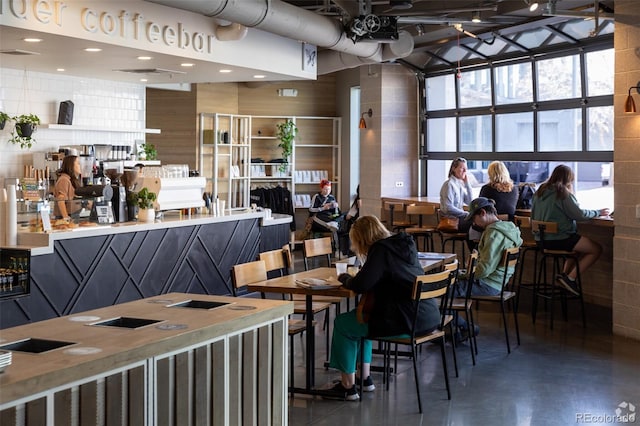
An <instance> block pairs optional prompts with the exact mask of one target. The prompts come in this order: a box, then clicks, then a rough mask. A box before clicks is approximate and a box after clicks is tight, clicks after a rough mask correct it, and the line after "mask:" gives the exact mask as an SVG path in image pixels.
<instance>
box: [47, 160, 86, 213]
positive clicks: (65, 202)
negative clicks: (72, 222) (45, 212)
mask: <svg viewBox="0 0 640 426" xmlns="http://www.w3.org/2000/svg"><path fill="white" fill-rule="evenodd" d="M79 176H80V159H79V158H78V156H77V155H67V156H66V157H64V159H63V160H62V167H60V170H58V179H57V180H56V185H55V187H54V190H53V195H54V197H55V199H56V200H58V201H57V202H56V203H55V206H54V214H55V216H56V218H62V219H67V220H68V219H71V215H72V214H76V213H77V210H78V209H77V205H74V203H73V201H71V200H73V199H74V197H75V196H76V188H78V187H79V186H80V178H79Z"/></svg>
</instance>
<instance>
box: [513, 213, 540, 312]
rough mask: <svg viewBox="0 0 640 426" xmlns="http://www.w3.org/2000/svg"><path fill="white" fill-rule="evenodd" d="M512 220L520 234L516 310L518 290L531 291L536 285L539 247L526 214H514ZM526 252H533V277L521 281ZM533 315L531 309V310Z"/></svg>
mask: <svg viewBox="0 0 640 426" xmlns="http://www.w3.org/2000/svg"><path fill="white" fill-rule="evenodd" d="M513 220H514V222H515V223H516V226H517V227H518V229H520V235H521V236H522V245H521V246H520V261H519V264H520V271H519V272H520V273H519V274H518V292H517V294H516V310H519V309H520V290H527V291H530V292H531V293H532V297H533V290H534V288H535V285H536V282H537V280H536V277H537V271H538V252H539V251H540V250H539V247H538V243H537V242H536V240H535V239H534V238H533V234H532V231H531V218H530V217H528V216H514V218H513ZM527 253H533V279H532V280H531V282H522V274H523V272H524V266H525V263H524V262H525V258H526V256H527ZM531 315H532V316H533V310H532V311H531Z"/></svg>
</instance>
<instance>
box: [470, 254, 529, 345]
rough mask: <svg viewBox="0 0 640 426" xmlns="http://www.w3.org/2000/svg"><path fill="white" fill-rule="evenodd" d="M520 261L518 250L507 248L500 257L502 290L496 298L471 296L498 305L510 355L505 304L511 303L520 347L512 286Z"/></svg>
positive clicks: (513, 286) (514, 289)
mask: <svg viewBox="0 0 640 426" xmlns="http://www.w3.org/2000/svg"><path fill="white" fill-rule="evenodd" d="M519 259H520V248H519V247H514V248H508V249H506V250H505V251H504V254H503V256H502V263H501V265H502V267H503V268H504V275H503V276H502V288H501V290H500V294H499V295H496V296H473V295H472V296H471V299H472V300H475V301H478V302H479V301H483V302H495V303H500V311H501V312H502V324H503V325H504V337H505V340H506V342H507V352H508V353H511V345H510V343H509V329H508V327H507V314H506V309H505V305H506V303H507V302H509V301H510V302H511V311H512V312H513V322H514V324H515V327H516V337H517V339H518V346H519V345H520V329H519V327H518V309H517V306H518V305H517V304H516V303H514V300H515V298H516V294H517V290H518V289H517V287H516V286H515V285H512V283H513V281H514V280H515V278H514V277H515V276H516V272H517V270H518V260H519ZM509 270H512V271H513V274H512V275H511V276H509Z"/></svg>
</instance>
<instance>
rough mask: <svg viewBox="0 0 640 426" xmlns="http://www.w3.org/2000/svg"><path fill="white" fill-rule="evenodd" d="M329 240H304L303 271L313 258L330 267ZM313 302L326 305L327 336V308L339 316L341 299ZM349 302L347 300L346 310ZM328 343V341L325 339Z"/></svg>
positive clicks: (307, 268) (323, 297)
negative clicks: (330, 308)
mask: <svg viewBox="0 0 640 426" xmlns="http://www.w3.org/2000/svg"><path fill="white" fill-rule="evenodd" d="M331 242H332V241H331V238H329V237H323V238H312V239H310V240H304V242H303V245H302V255H303V260H304V270H305V271H308V270H309V260H311V259H314V258H325V259H326V266H327V267H331V255H332V254H333V247H332V245H331ZM293 300H295V301H296V302H298V301H300V300H303V301H304V299H300V298H299V296H296V295H294V297H293ZM313 300H314V301H317V302H319V303H325V304H327V320H326V322H325V325H324V327H325V329H326V331H327V334H328V333H329V322H330V321H329V316H328V312H329V311H328V306H330V305H333V306H335V309H336V316H337V315H339V314H340V311H341V309H340V307H341V305H342V298H341V297H333V296H314V299H313ZM348 303H349V301H348V300H347V308H348ZM327 342H328V339H327ZM328 355H329V344H328V343H327V359H329V358H328Z"/></svg>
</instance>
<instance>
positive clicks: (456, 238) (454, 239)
mask: <svg viewBox="0 0 640 426" xmlns="http://www.w3.org/2000/svg"><path fill="white" fill-rule="evenodd" d="M441 214H442V213H441V210H440V209H436V217H437V220H438V223H440V215H441ZM438 234H440V241H441V242H442V243H441V249H442V251H441V253H445V247H446V245H447V243H448V242H451V253H456V243H458V242H459V243H460V245H461V246H462V259H466V258H467V255H466V251H465V250H466V246H467V240H468V239H469V235H468V234H467V233H466V232H444V231H440V230H438Z"/></svg>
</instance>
